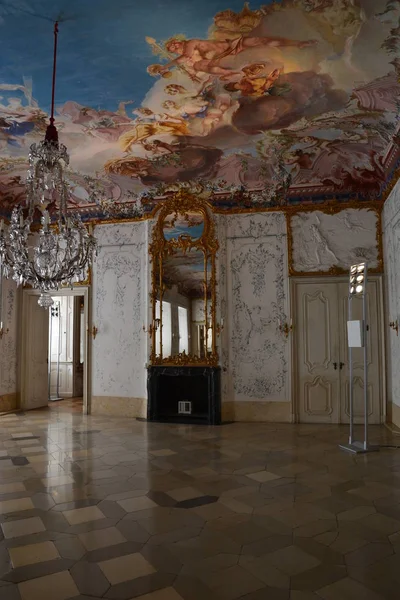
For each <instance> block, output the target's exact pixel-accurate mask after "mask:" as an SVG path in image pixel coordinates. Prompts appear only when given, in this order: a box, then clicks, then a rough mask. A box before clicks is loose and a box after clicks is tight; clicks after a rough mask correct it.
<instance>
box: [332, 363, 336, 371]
mask: <svg viewBox="0 0 400 600" xmlns="http://www.w3.org/2000/svg"><path fill="white" fill-rule="evenodd" d="M333 368H334V369H335V371H336V369H337V362H334V363H333Z"/></svg>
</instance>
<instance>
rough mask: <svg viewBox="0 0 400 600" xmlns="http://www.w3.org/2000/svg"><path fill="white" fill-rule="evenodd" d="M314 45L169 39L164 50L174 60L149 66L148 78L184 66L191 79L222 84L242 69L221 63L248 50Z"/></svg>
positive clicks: (241, 39)
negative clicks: (209, 77) (208, 77)
mask: <svg viewBox="0 0 400 600" xmlns="http://www.w3.org/2000/svg"><path fill="white" fill-rule="evenodd" d="M315 44H316V41H315V40H292V39H288V38H283V37H252V36H247V37H244V36H240V37H238V38H237V39H233V40H231V39H229V40H201V39H192V40H186V39H181V38H180V37H172V38H171V39H169V40H168V41H167V42H166V43H165V49H166V51H167V52H168V54H170V55H175V58H173V59H172V60H169V62H167V64H165V65H151V66H150V67H149V69H148V71H149V73H150V74H151V75H165V74H167V73H168V72H170V70H171V69H173V68H174V67H178V68H180V67H184V69H185V72H186V73H188V74H189V75H190V76H191V77H197V78H198V77H199V76H201V75H204V74H208V75H213V76H216V77H219V78H220V79H221V80H222V81H223V80H227V79H230V78H231V77H232V75H240V74H241V70H239V71H238V70H235V69H234V68H232V67H229V66H227V65H222V64H221V61H222V60H223V59H225V58H227V57H233V56H237V55H238V54H240V53H241V52H244V51H245V50H248V49H251V48H258V47H263V48H283V47H295V48H308V47H310V46H313V45H315Z"/></svg>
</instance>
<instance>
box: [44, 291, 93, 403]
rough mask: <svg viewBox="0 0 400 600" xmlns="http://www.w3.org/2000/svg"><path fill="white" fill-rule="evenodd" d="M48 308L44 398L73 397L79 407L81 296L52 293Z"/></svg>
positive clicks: (61, 399)
mask: <svg viewBox="0 0 400 600" xmlns="http://www.w3.org/2000/svg"><path fill="white" fill-rule="evenodd" d="M53 301H54V304H53V306H51V307H50V308H49V310H48V317H49V337H48V340H49V344H48V401H49V404H50V405H52V404H53V403H54V402H64V404H65V401H66V400H68V399H71V398H74V400H75V404H74V407H75V406H76V404H77V403H79V400H80V404H81V406H83V370H84V360H85V357H84V342H85V322H84V306H85V299H84V296H70V295H60V296H53Z"/></svg>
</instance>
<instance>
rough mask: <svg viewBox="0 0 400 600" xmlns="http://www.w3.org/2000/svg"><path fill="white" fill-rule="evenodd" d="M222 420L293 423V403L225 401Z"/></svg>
mask: <svg viewBox="0 0 400 600" xmlns="http://www.w3.org/2000/svg"><path fill="white" fill-rule="evenodd" d="M222 420H223V421H240V422H243V423H292V422H293V418H292V403H291V402H272V401H271V402H260V401H258V402H249V401H243V402H241V401H235V402H224V403H223V404H222Z"/></svg>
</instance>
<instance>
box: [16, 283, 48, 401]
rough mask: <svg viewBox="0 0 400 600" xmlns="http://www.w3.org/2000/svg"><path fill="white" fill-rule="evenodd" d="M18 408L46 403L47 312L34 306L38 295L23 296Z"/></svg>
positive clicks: (36, 303)
mask: <svg viewBox="0 0 400 600" xmlns="http://www.w3.org/2000/svg"><path fill="white" fill-rule="evenodd" d="M23 323H24V327H23V339H22V348H21V350H22V352H21V355H22V356H21V359H22V364H21V367H22V378H21V408H22V409H23V410H32V409H33V408H41V407H42V406H47V405H48V344H49V311H48V310H46V309H44V308H42V307H41V306H39V305H38V296H37V295H34V294H29V292H28V293H26V292H25V293H24V295H23Z"/></svg>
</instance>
